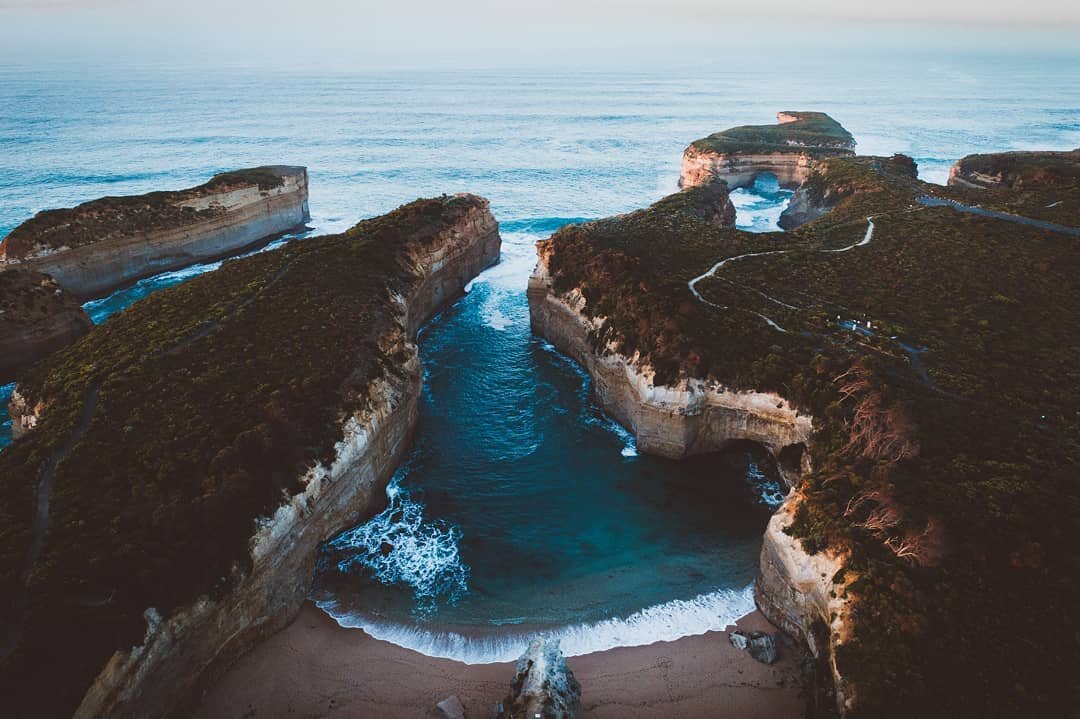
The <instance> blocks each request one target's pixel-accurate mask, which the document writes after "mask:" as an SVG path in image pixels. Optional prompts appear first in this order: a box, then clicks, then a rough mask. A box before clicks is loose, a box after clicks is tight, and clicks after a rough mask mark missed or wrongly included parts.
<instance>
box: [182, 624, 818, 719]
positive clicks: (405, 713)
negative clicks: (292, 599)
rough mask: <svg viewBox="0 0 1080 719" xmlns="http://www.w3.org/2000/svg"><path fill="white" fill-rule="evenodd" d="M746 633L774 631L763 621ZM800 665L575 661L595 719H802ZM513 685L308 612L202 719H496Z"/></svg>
mask: <svg viewBox="0 0 1080 719" xmlns="http://www.w3.org/2000/svg"><path fill="white" fill-rule="evenodd" d="M738 626H739V627H740V628H742V629H747V630H754V629H762V630H768V631H775V629H773V628H772V626H771V625H770V624H769V623H768V622H767V621H766V620H765V618H764V617H763V616H762V615H761V614H760V613H758V612H754V613H752V614H748V615H747V616H745V617H743V618H742V619H740V620H739V622H738ZM522 649H524V647H523V648H522ZM799 660H800V658H799V656H798V652H797V651H796V650H795V649H791V648H789V647H787V646H786V645H782V646H781V647H780V660H779V661H777V663H776V664H774V665H772V666H766V665H764V664H761V663H759V662H757V661H755V660H754V659H753V658H751V657H750V655H749V654H748V653H746V652H741V651H739V650H737V649H735V648H734V647H732V646H731V643H730V642H729V641H728V638H727V635H726V634H725V633H724V632H710V633H708V634H703V635H700V636H695V637H685V638H683V639H680V640H678V641H675V642H657V643H656V644H650V645H648V646H644V647H625V648H619V649H612V650H609V651H605V652H597V653H595V654H588V655H585V656H580V657H571V658H570V659H569V660H568V661H569V664H570V668H571V669H572V670H573V672H574V675H575V676H576V677H577V678H578V681H580V682H581V685H582V696H581V699H582V705H583V707H584V709H585V716H587V717H596V718H597V719H602V718H605V719H606V718H607V717H611V718H612V719H614V718H615V717H619V718H620V719H635V718H637V717H680V718H683V719H699V718H700V719H706V718H709V719H723V718H725V717H732V718H734V717H739V718H740V719H752V718H754V717H763V718H764V717H770V718H772V719H787V718H790V719H797V717H800V716H801V715H802V701H801V699H800V697H799V669H798V667H799ZM512 676H513V665H512V664H509V663H507V664H474V665H467V664H462V663H460V662H455V661H451V660H448V659H433V658H431V657H426V656H424V655H422V654H419V653H417V652H414V651H411V650H408V649H402V648H401V647H398V646H395V645H393V644H389V643H387V642H383V641H379V640H377V639H372V638H371V637H370V636H368V635H367V634H365V633H364V632H363V631H361V630H359V629H343V628H341V627H340V626H338V624H337V623H336V622H335V621H334V620H333V619H331V618H330V617H328V616H326V615H325V614H324V613H323V612H321V611H320V610H319V609H318V608H316V607H315V606H314V605H313V604H311V603H306V604H305V605H304V608H303V609H302V610H301V612H300V615H299V616H298V617H297V618H296V620H294V621H293V623H292V624H290V625H289V626H288V627H286V628H285V629H284V630H282V631H281V632H279V633H278V634H276V635H275V636H273V637H270V638H269V639H267V640H266V641H265V642H263V643H262V644H260V645H258V646H257V647H255V648H254V649H253V650H252V651H251V652H249V653H248V654H247V655H246V656H244V657H242V658H241V659H240V661H238V662H237V663H236V664H235V665H234V666H233V667H232V668H231V669H230V670H229V671H227V672H226V673H225V674H224V675H223V676H222V678H221V680H220V681H219V682H218V684H217V685H216V686H214V687H213V688H212V689H211V690H210V691H209V692H208V693H207V695H206V697H205V699H204V702H203V705H202V707H201V708H200V710H199V712H198V714H197V715H196V716H197V717H199V719H218V718H230V719H232V718H236V719H239V718H240V717H245V718H253V717H338V716H340V717H359V718H366V717H371V719H397V718H398V717H401V718H406V717H407V718H408V719H419V718H421V717H428V716H433V714H432V710H433V709H434V707H435V703H436V702H438V701H441V700H442V699H445V698H446V697H448V696H450V695H451V694H455V695H457V696H458V697H459V698H460V699H461V702H462V704H464V706H465V711H466V716H467V717H469V719H489V718H490V717H491V716H492V709H493V707H494V706H495V703H496V702H498V701H500V700H501V699H502V698H503V697H504V696H505V695H506V693H507V690H508V688H509V685H510V679H511V678H512Z"/></svg>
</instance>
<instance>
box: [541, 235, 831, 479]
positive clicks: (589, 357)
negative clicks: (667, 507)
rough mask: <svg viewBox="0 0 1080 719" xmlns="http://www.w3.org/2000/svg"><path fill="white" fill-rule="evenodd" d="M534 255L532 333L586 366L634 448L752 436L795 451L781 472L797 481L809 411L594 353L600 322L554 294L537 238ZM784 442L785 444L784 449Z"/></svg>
mask: <svg viewBox="0 0 1080 719" xmlns="http://www.w3.org/2000/svg"><path fill="white" fill-rule="evenodd" d="M538 254H539V261H538V263H537V265H536V269H535V271H534V272H533V275H532V277H531V278H530V279H529V289H528V298H529V315H530V318H531V321H532V328H533V331H534V332H535V333H536V334H538V335H540V336H541V337H544V338H545V339H547V340H548V341H549V342H551V343H552V344H553V345H555V347H557V348H558V349H559V351H560V352H563V353H565V354H568V355H570V356H571V357H573V358H574V359H575V360H576V361H577V362H578V363H580V364H581V365H582V366H583V367H585V368H586V370H588V372H589V374H590V375H591V376H592V378H593V382H594V385H593V388H594V391H595V393H596V396H597V398H598V399H599V401H600V404H601V405H602V406H603V407H604V410H605V411H606V412H608V413H609V414H610V415H611V416H612V417H614V418H615V419H616V420H617V421H618V422H619V423H621V424H622V425H624V426H626V427H628V428H630V429H631V431H633V433H634V435H635V437H636V439H637V445H638V449H639V450H641V451H643V452H646V453H649V454H656V455H660V456H662V457H670V458H673V459H678V458H681V457H686V456H688V455H692V454H702V453H706V452H715V451H717V450H719V449H721V448H723V447H724V446H725V445H727V444H729V443H730V442H732V441H735V440H750V441H754V442H758V443H760V444H761V445H763V446H765V447H766V448H768V449H769V450H770V451H771V452H772V453H773V455H774V456H775V457H778V458H779V457H780V456H781V454H782V453H783V454H784V455H785V456H789V455H791V454H794V455H795V457H796V459H795V461H794V462H787V463H786V464H787V467H786V470H785V471H784V475H785V480H787V481H788V482H789V484H791V483H794V482H795V481H796V479H797V477H798V475H799V474H800V473H801V472H802V471H803V470H804V469H805V468H806V464H805V463H806V462H807V461H808V459H807V455H806V452H804V451H803V450H804V449H805V447H806V445H807V443H808V442H809V440H810V435H811V432H812V419H811V417H810V416H808V415H806V414H801V413H800V412H799V411H798V410H797V409H795V408H794V407H793V406H791V404H790V403H789V402H788V401H787V400H785V399H784V398H783V397H780V396H779V395H777V394H773V393H770V392H738V391H733V390H730V389H727V388H725V387H723V386H721V385H719V384H718V383H715V382H709V381H702V380H683V381H682V382H680V383H679V384H678V385H676V386H673V387H669V386H663V385H660V386H656V385H654V384H653V382H652V372H651V370H650V369H649V368H648V367H645V366H641V365H640V363H638V362H636V361H635V359H636V358H631V357H624V356H622V355H620V354H618V353H615V352H608V353H604V354H599V353H597V352H595V351H594V350H593V348H592V346H591V344H590V340H589V333H590V332H591V331H593V330H595V329H597V328H598V326H599V325H600V324H602V322H603V321H602V320H591V319H589V318H587V317H586V316H585V315H584V313H582V312H581V308H582V307H583V306H584V298H583V297H582V296H581V295H580V293H577V292H570V293H568V294H567V295H565V296H560V295H558V294H556V293H555V292H554V290H553V289H552V286H551V276H550V272H549V270H548V260H549V250H548V247H547V245H546V244H545V243H544V242H540V243H538ZM785 448H791V450H788V451H786V452H785ZM778 464H781V465H783V463H778Z"/></svg>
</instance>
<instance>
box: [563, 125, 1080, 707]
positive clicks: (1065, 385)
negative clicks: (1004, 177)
mask: <svg viewBox="0 0 1080 719" xmlns="http://www.w3.org/2000/svg"><path fill="white" fill-rule="evenodd" d="M781 127H782V126H781ZM911 170H912V167H911V163H910V161H909V160H907V159H906V158H899V157H894V158H870V157H865V158H864V157H860V158H834V159H830V160H828V161H827V162H824V163H821V164H819V166H818V167H817V168H816V171H815V175H814V176H812V177H811V178H810V180H809V181H808V183H807V185H808V187H809V189H810V191H812V192H817V193H819V194H820V195H822V196H829V197H831V198H832V199H833V200H835V206H834V208H833V209H832V210H831V212H829V213H828V214H827V215H825V216H824V217H822V218H820V219H818V220H817V221H814V222H812V223H809V224H807V225H804V226H802V227H800V228H799V229H798V230H797V231H796V232H793V233H790V234H787V235H784V234H751V233H745V232H741V231H738V230H733V229H722V228H716V227H711V226H709V225H708V224H707V223H704V222H702V221H701V220H700V219H698V218H696V217H695V216H694V215H693V214H692V213H687V212H683V211H680V210H678V209H677V207H678V205H679V203H674V207H675V209H673V203H672V202H670V201H668V202H661V203H658V204H657V205H654V206H653V207H652V208H649V209H647V210H642V211H640V212H636V213H631V214H628V215H625V216H622V217H618V218H613V219H610V220H604V221H600V222H595V223H590V224H587V225H582V226H577V227H571V228H566V229H564V230H562V231H560V232H559V233H557V234H556V235H554V236H553V237H552V238H551V239H550V240H549V241H548V243H547V246H546V251H547V252H549V253H550V260H549V266H550V267H551V269H552V271H553V272H554V281H555V288H556V289H557V290H569V289H570V288H581V289H582V291H583V294H584V296H585V297H586V298H587V301H588V303H587V305H586V307H585V312H587V313H589V314H591V315H594V316H599V317H606V318H607V319H608V321H607V322H606V324H605V325H604V327H603V329H602V330H601V332H600V333H599V335H598V336H597V337H595V338H594V339H595V340H596V346H597V348H598V349H599V350H601V351H603V350H602V348H603V347H605V346H606V344H607V343H608V342H614V343H615V345H616V346H617V347H618V348H619V350H620V351H621V352H623V353H626V354H632V353H633V352H639V353H641V355H642V357H643V360H644V361H645V362H648V363H650V364H651V365H653V366H654V367H655V368H656V370H657V382H658V383H670V382H674V381H677V380H678V378H679V377H681V376H711V377H713V378H715V379H717V380H719V381H721V382H723V383H725V384H728V385H729V386H734V387H739V388H755V389H769V390H776V391H778V392H780V393H781V394H782V395H784V396H786V397H788V398H789V399H791V400H793V401H794V402H796V403H797V404H798V405H799V406H801V407H802V408H804V409H806V410H808V411H810V412H811V413H813V415H814V417H815V429H816V434H815V438H814V442H813V446H812V447H811V448H810V449H811V453H812V456H813V465H814V471H813V472H812V473H811V474H810V475H809V476H808V477H807V478H806V479H805V481H804V483H803V484H802V485H801V487H800V489H799V493H800V501H799V509H798V513H797V520H796V523H795V525H794V526H793V528H792V530H791V531H792V532H793V533H794V534H795V535H796V536H798V537H801V538H802V540H803V545H804V547H805V548H806V549H808V550H809V551H818V550H820V549H822V548H824V547H832V548H834V549H838V550H839V551H841V552H842V553H844V554H845V555H846V556H847V557H848V560H847V568H846V577H838V578H837V581H838V582H841V581H850V584H848V585H847V589H846V591H847V592H848V598H849V599H850V600H851V602H852V604H851V606H852V607H853V608H854V609H853V612H852V615H851V617H852V618H851V622H852V625H851V629H852V636H851V637H850V638H849V639H848V640H847V641H845V642H844V643H843V644H842V646H841V648H840V650H839V651H838V656H837V662H838V666H839V668H840V672H841V673H842V674H843V675H844V676H845V677H847V678H848V679H850V680H852V682H853V683H854V685H855V686H856V687H857V691H858V700H859V707H860V709H859V711H858V712H857V713H858V715H859V716H875V717H894V716H895V717H901V716H903V717H910V716H961V715H965V716H967V715H971V714H981V715H987V716H1022V715H1025V714H1028V715H1042V716H1050V715H1065V714H1066V713H1067V710H1068V708H1069V707H1070V706H1071V701H1072V699H1073V698H1075V697H1076V696H1077V695H1078V692H1080V683H1078V680H1077V678H1076V677H1075V675H1074V674H1071V673H1070V672H1068V671H1067V670H1066V668H1067V667H1072V666H1075V664H1076V661H1077V660H1078V658H1080V650H1078V645H1077V644H1076V636H1077V633H1078V632H1080V610H1078V609H1077V607H1080V563H1078V559H1077V557H1078V554H1077V552H1076V551H1075V545H1074V542H1075V532H1076V528H1077V526H1078V519H1077V517H1078V516H1080V484H1078V483H1077V481H1076V480H1077V476H1078V469H1080V443H1078V441H1077V437H1080V416H1078V415H1077V414H1076V408H1077V407H1080V373H1078V371H1077V369H1076V363H1075V361H1074V360H1075V357H1076V356H1077V354H1078V353H1080V279H1078V278H1080V246H1078V245H1077V244H1076V241H1075V238H1074V237H1072V236H1070V235H1067V234H1062V233H1056V232H1053V231H1050V230H1047V229H1041V228H1039V227H1033V226H1030V225H1026V224H1022V223H1018V222H1014V221H1006V220H1002V219H996V218H991V217H980V216H976V215H971V214H965V213H961V212H959V211H957V210H956V209H953V208H950V207H924V206H922V205H921V204H919V202H918V199H919V198H920V197H922V196H924V195H926V194H928V193H931V192H937V193H939V194H941V193H942V192H944V191H943V190H942V189H941V188H937V187H934V186H930V185H925V184H923V183H921V182H919V181H918V180H917V179H915V177H914V174H913V172H912V171H911ZM948 192H949V193H950V194H949V196H950V197H954V198H961V197H965V198H966V197H968V195H967V194H965V193H964V192H960V191H956V192H955V193H954V192H953V191H951V190H950V191H948ZM972 192H975V191H972ZM1026 192H1029V193H1030V197H1029V200H1028V202H1030V203H1031V204H1035V203H1036V201H1038V202H1042V204H1044V205H1045V204H1049V203H1050V201H1051V199H1052V198H1054V197H1058V196H1059V195H1060V194H1061V190H1060V188H1057V187H1055V188H1053V189H1052V190H1046V191H1045V192H1043V191H1036V190H1028V191H1026ZM1002 197H1003V201H1004V199H1005V197H1004V195H1003V196H1002ZM1059 199H1060V198H1059ZM1066 199H1068V200H1071V201H1074V202H1075V201H1077V200H1078V199H1080V197H1077V195H1076V193H1075V192H1073V193H1072V194H1067V196H1066ZM1014 209H1015V206H1014ZM868 218H870V219H868ZM1073 221H1074V222H1075V216H1074V217H1073ZM871 228H872V229H871ZM748 253H762V254H759V255H757V256H753V257H744V258H742V259H738V260H733V261H732V262H730V263H728V264H726V265H724V266H722V267H721V268H719V269H717V270H716V272H715V273H713V274H712V275H710V276H706V277H705V278H703V279H702V280H700V281H699V282H698V283H697V284H696V289H697V290H698V292H699V293H700V295H701V297H700V298H697V297H695V296H694V294H693V293H692V292H691V291H690V289H689V288H688V287H687V281H688V280H690V279H691V278H693V277H695V276H699V275H701V274H702V273H706V272H707V270H709V269H710V267H712V266H713V265H715V263H717V262H719V261H721V260H723V259H725V258H732V257H736V256H739V255H745V254H748ZM856 321H858V323H859V324H858V325H856V324H855V322H856ZM837 586H838V588H839V586H840V585H839V584H838V585H837ZM838 591H840V590H839V589H838Z"/></svg>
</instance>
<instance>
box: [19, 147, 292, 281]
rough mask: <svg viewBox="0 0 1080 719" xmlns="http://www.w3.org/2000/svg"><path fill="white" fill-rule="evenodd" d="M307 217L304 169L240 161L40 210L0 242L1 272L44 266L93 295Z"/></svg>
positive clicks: (216, 254) (235, 248) (224, 251)
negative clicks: (199, 179) (147, 187)
mask: <svg viewBox="0 0 1080 719" xmlns="http://www.w3.org/2000/svg"><path fill="white" fill-rule="evenodd" d="M309 218H310V216H309V213H308V177H307V169H306V168H303V167H288V166H267V167H257V168H252V169H247V170H237V171H235V172H227V173H224V174H221V175H217V176H216V177H214V178H213V179H211V180H210V181H209V182H207V183H206V184H204V185H200V186H199V187H193V188H191V189H187V190H180V191H176V192H152V193H149V194H146V195H138V196H133V197H105V198H102V199H100V200H93V201H92V202H87V203H84V204H82V205H79V206H77V207H74V208H71V209H62V210H46V211H44V212H40V213H38V214H37V215H35V216H34V217H33V218H32V219H30V220H27V221H26V222H24V223H23V224H21V225H19V226H18V227H16V228H15V229H14V230H12V231H11V233H10V234H9V235H8V236H7V237H6V238H4V240H3V242H2V243H0V271H2V270H6V269H13V268H18V269H26V270H34V271H37V272H44V273H45V274H47V275H50V276H51V277H52V278H53V279H55V280H56V281H57V282H58V283H59V284H60V286H61V287H63V288H64V289H65V290H67V291H68V292H70V293H71V294H73V295H75V296H76V297H78V298H79V299H82V300H88V299H93V298H96V297H102V296H104V295H107V294H109V293H110V292H112V291H114V290H117V289H119V288H121V287H123V286H125V285H128V284H130V283H132V282H135V281H136V280H139V279H142V278H144V277H149V276H151V275H156V274H159V273H161V272H167V271H169V270H175V269H179V268H181V267H186V266H188V265H191V264H195V263H197V262H205V261H208V260H212V259H217V258H220V257H225V256H228V255H231V254H236V253H238V252H239V251H241V250H243V249H244V248H247V247H249V246H254V245H257V244H258V243H260V242H264V241H266V240H267V239H268V238H271V237H273V236H275V235H279V234H282V233H285V232H288V231H289V230H294V229H296V228H299V227H302V226H303V224H304V223H305V222H307V221H308V219H309Z"/></svg>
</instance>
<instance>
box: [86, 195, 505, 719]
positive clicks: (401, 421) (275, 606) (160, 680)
mask: <svg viewBox="0 0 1080 719" xmlns="http://www.w3.org/2000/svg"><path fill="white" fill-rule="evenodd" d="M472 200H473V201H474V208H473V209H471V210H469V211H468V212H467V213H466V214H465V215H464V217H463V219H462V220H461V221H459V222H457V223H456V224H455V225H454V226H453V227H452V228H450V229H449V230H448V231H446V232H444V233H443V234H441V235H440V239H439V241H437V242H434V243H427V244H426V247H427V249H426V250H422V249H421V250H417V251H415V252H411V254H410V257H409V259H410V260H411V261H412V262H415V264H416V268H417V269H418V270H420V272H421V273H422V277H421V278H420V280H419V282H417V283H416V284H414V285H413V287H412V288H411V290H410V292H409V294H408V296H404V297H401V296H398V297H397V306H398V310H399V312H400V327H399V329H398V330H396V331H395V332H393V333H391V334H390V335H387V336H385V337H382V338H381V340H380V341H379V348H380V351H381V353H382V354H383V355H384V356H387V357H394V358H396V359H395V362H396V363H397V365H396V366H397V369H396V371H395V372H392V373H387V374H386V375H385V376H384V377H383V378H382V379H379V380H377V381H376V382H374V383H372V384H371V385H370V386H369V387H368V390H367V391H368V397H369V400H370V401H369V402H368V403H366V405H365V406H366V407H367V408H366V409H364V410H363V411H359V412H357V413H355V414H353V415H351V416H348V417H345V418H344V419H343V422H344V438H343V439H342V440H341V441H340V442H338V443H337V445H336V446H335V448H334V458H333V460H332V461H331V462H329V463H327V464H324V465H319V466H316V467H314V468H312V469H310V470H309V471H308V472H307V474H306V475H305V476H304V477H303V479H302V486H303V487H304V490H303V492H301V493H299V494H297V495H295V496H293V497H291V498H290V499H289V500H288V501H287V502H286V503H284V504H283V505H281V506H280V507H279V508H278V509H277V511H276V512H275V513H274V514H273V516H271V517H266V518H264V519H262V520H260V521H259V523H258V527H257V530H256V532H255V534H254V535H253V536H252V538H251V540H250V554H251V569H250V571H247V572H241V570H239V569H236V570H235V571H236V573H237V576H236V577H234V579H235V580H236V581H234V582H233V583H232V585H231V586H232V587H233V588H232V589H231V590H230V591H229V592H228V594H227V595H225V596H223V597H220V598H209V597H205V596H204V597H202V598H200V599H199V600H198V601H197V602H195V603H194V604H193V605H190V606H187V607H184V608H183V609H181V610H179V611H176V612H173V613H172V614H171V615H170V616H168V617H161V616H159V614H158V612H157V611H156V610H155V609H153V608H148V609H147V610H146V613H145V617H146V622H147V630H146V636H145V638H144V640H143V642H142V643H141V644H140V645H139V646H136V647H134V648H132V649H130V650H128V651H119V652H116V653H115V654H114V655H113V656H112V658H111V660H110V661H109V662H108V664H107V665H106V666H105V668H104V669H103V670H102V671H101V673H100V675H99V676H98V677H97V679H96V680H95V681H94V683H93V685H92V686H91V687H90V689H89V691H88V692H87V693H86V695H85V697H84V698H83V700H82V703H81V704H80V706H79V708H78V710H77V712H76V713H75V716H76V717H80V718H89V717H105V716H108V717H168V716H183V715H184V714H185V712H186V710H187V709H188V708H190V705H191V703H192V702H195V701H197V700H198V698H199V693H200V690H201V689H203V688H205V687H206V686H207V684H208V683H209V682H210V681H212V680H213V678H214V677H215V676H218V675H219V673H220V671H221V670H222V669H223V668H224V667H226V666H228V665H229V664H230V663H231V662H232V661H234V660H235V659H236V658H237V657H239V656H240V655H241V654H243V653H244V652H245V651H246V650H247V649H248V648H250V647H251V646H252V645H253V644H255V643H256V642H258V641H260V640H261V639H263V638H265V637H266V636H268V635H270V634H272V633H273V632H276V631H277V630H279V629H280V628H282V627H283V626H285V625H286V624H287V623H288V622H289V621H290V620H291V619H292V618H293V617H294V616H295V615H296V613H297V612H298V611H299V609H300V606H301V604H302V602H303V601H304V598H305V596H306V595H307V592H308V589H309V586H310V582H311V578H312V576H313V570H314V564H315V560H316V550H317V547H318V545H319V544H320V543H321V542H323V541H324V540H326V539H327V538H328V537H329V536H331V535H332V534H333V533H334V532H335V531H337V530H339V529H340V528H341V527H342V526H345V525H346V524H348V523H350V522H352V521H356V520H357V518H358V517H359V516H361V515H367V514H370V513H373V512H374V511H376V510H377V509H378V508H379V506H380V505H381V504H382V503H383V502H384V501H385V496H384V493H383V490H384V488H385V485H386V483H387V481H388V480H389V478H390V476H391V474H392V473H393V471H394V470H395V468H396V467H397V465H398V464H399V463H400V461H401V460H402V459H403V458H404V456H405V453H406V451H407V450H408V447H409V440H410V436H411V434H412V432H413V430H414V427H415V425H416V421H417V401H418V397H419V394H420V384H421V371H420V363H419V359H418V355H417V350H416V346H415V344H414V343H413V341H414V339H415V334H416V330H417V328H418V327H419V326H420V324H422V323H423V322H424V321H425V320H426V319H427V318H429V317H430V316H431V314H432V313H433V312H435V311H436V310H438V309H439V308H441V307H442V306H443V305H445V303H446V302H448V301H450V300H452V299H454V298H456V297H457V296H460V294H461V293H462V292H463V290H464V287H465V285H466V284H467V283H468V282H469V281H470V280H471V279H472V278H473V277H475V276H476V275H477V274H478V273H479V272H480V271H481V270H483V269H484V268H485V267H487V266H489V265H491V264H493V263H494V262H496V261H497V260H498V256H499V249H500V239H499V234H498V224H497V223H496V222H495V219H494V218H493V217H492V216H491V213H490V210H489V209H488V205H487V202H486V201H483V200H480V199H479V198H472Z"/></svg>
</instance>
